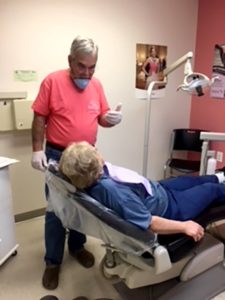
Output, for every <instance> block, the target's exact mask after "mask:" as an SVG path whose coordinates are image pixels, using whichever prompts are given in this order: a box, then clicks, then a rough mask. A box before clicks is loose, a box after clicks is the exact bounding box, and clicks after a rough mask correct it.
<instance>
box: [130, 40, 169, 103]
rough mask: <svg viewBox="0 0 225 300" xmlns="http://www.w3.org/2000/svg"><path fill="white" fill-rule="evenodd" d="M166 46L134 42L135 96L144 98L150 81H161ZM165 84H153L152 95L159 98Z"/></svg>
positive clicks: (165, 61)
mask: <svg viewBox="0 0 225 300" xmlns="http://www.w3.org/2000/svg"><path fill="white" fill-rule="evenodd" d="M166 56H167V46H161V45H154V44H136V83H135V88H136V97H137V98H146V97H147V89H148V86H149V84H150V83H151V82H152V81H163V79H164V75H163V70H164V69H165V68H166V64H167V60H166ZM162 90H165V86H163V85H161V84H155V85H154V88H153V92H152V95H153V96H154V98H159V97H161V96H162V94H164V91H163V93H162Z"/></svg>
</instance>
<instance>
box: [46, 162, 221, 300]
mask: <svg viewBox="0 0 225 300" xmlns="http://www.w3.org/2000/svg"><path fill="white" fill-rule="evenodd" d="M46 182H47V185H48V207H47V210H48V211H54V213H55V214H56V215H57V216H58V217H59V218H60V220H61V221H62V224H63V225H64V226H65V228H71V229H75V230H78V231H80V232H82V233H85V234H87V235H90V236H93V237H96V238H99V239H101V240H102V241H103V243H104V244H103V247H105V250H106V253H105V256H104V257H103V259H102V262H101V264H100V270H101V272H102V275H103V276H104V277H105V278H106V279H107V280H109V281H111V283H112V284H113V286H114V288H115V289H116V290H117V291H118V293H119V294H120V295H121V297H122V299H124V300H128V299H129V300H156V299H157V300H168V299H169V300H170V299H171V300H180V299H182V300H190V299H192V300H207V299H211V298H212V297H214V296H216V295H218V294H219V293H221V292H222V291H223V290H225V267H224V241H223V240H220V239H219V238H217V237H214V236H213V234H211V233H210V232H206V233H205V236H204V238H203V239H202V240H201V241H200V242H197V243H196V242H194V240H193V239H192V238H189V237H188V236H185V235H182V234H176V235H156V234H154V233H153V232H150V231H144V230H142V229H140V228H139V227H137V226H135V225H133V224H131V223H128V222H126V221H125V220H123V219H121V218H120V217H119V216H118V215H116V214H115V213H114V212H113V211H112V210H110V209H108V208H106V207H105V206H103V205H102V204H101V203H99V202H98V201H96V200H95V199H93V198H92V197H90V196H88V195H87V194H85V193H82V192H79V191H76V189H75V187H74V186H73V185H71V184H70V183H69V181H68V180H67V178H65V177H64V176H63V175H62V174H61V173H60V172H59V171H58V170H57V166H56V165H55V164H50V166H49V168H48V170H47V171H46ZM224 216H225V206H218V207H212V208H209V209H207V210H206V211H205V212H204V213H203V214H202V215H201V216H199V218H198V219H197V220H196V221H197V222H199V223H200V224H201V225H202V226H203V227H204V228H206V230H207V228H208V226H209V224H211V223H212V222H215V221H218V220H221V219H224Z"/></svg>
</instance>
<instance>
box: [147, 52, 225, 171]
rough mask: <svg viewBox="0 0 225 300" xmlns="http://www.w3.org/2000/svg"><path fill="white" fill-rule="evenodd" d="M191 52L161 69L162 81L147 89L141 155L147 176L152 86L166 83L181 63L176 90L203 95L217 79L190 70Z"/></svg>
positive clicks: (152, 84)
mask: <svg viewBox="0 0 225 300" xmlns="http://www.w3.org/2000/svg"><path fill="white" fill-rule="evenodd" d="M192 57H193V52H191V51H190V52H188V53H186V54H185V55H184V56H182V57H181V58H179V59H178V60H176V61H175V62H174V63H172V64H171V65H170V66H169V67H168V68H166V69H164V70H163V75H164V80H163V81H152V82H151V83H150V84H149V86H148V89H147V102H146V106H147V107H146V116H145V136H144V155H143V175H144V176H145V177H147V166H148V155H149V149H148V148H149V129H150V114H151V98H152V91H153V89H154V86H155V85H157V86H163V87H165V86H166V84H167V77H168V75H169V74H170V73H172V72H173V71H175V70H176V69H177V68H179V67H180V66H181V65H183V64H185V66H184V80H183V83H182V84H181V85H179V86H178V88H177V90H182V91H184V92H188V93H189V94H190V95H195V96H199V97H200V96H203V95H204V93H205V91H206V90H207V89H208V88H209V87H210V86H211V85H212V84H213V83H214V81H215V80H217V79H218V80H219V77H218V76H215V77H212V79H209V78H208V77H207V76H206V75H204V74H202V73H196V72H193V71H192V67H191V59H192Z"/></svg>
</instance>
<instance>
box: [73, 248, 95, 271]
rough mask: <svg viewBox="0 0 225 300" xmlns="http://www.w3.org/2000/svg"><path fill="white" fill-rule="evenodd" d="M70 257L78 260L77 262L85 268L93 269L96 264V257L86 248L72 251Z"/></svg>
mask: <svg viewBox="0 0 225 300" xmlns="http://www.w3.org/2000/svg"><path fill="white" fill-rule="evenodd" d="M70 255H71V256H73V257H74V258H76V260H77V261H78V262H79V263H80V264H81V265H82V266H83V267H85V268H91V267H92V266H93V265H94V263H95V258H94V255H93V254H92V253H91V252H89V251H87V250H86V249H85V248H82V249H80V250H78V251H75V252H71V251H70Z"/></svg>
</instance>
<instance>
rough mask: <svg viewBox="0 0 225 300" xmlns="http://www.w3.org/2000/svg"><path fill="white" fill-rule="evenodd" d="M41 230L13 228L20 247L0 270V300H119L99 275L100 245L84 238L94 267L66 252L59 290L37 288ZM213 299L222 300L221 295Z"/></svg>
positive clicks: (38, 224)
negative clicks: (47, 299) (50, 299)
mask: <svg viewBox="0 0 225 300" xmlns="http://www.w3.org/2000/svg"><path fill="white" fill-rule="evenodd" d="M43 230H44V220H43V217H40V218H35V219H32V220H29V221H25V222H20V223H17V224H16V236H17V241H18V243H19V244H20V246H19V248H18V254H17V255H16V256H14V257H11V258H10V259H9V260H8V261H7V262H6V263H5V264H3V265H2V266H1V267H0V299H1V300H15V299H22V300H39V299H40V298H41V297H42V296H44V295H46V294H52V295H55V296H57V297H58V298H59V300H72V299H73V298H75V297H77V296H80V295H83V296H86V297H88V298H89V299H90V300H93V299H95V298H100V297H107V298H112V299H113V300H122V299H121V298H120V296H119V295H118V293H117V292H116V291H115V289H114V288H113V287H112V285H111V284H110V283H109V282H108V281H107V280H105V279H104V278H102V276H101V274H100V271H99V267H98V265H99V262H100V261H101V258H102V256H103V255H104V250H103V248H102V247H101V245H100V244H101V242H100V241H99V240H97V239H94V238H88V242H87V248H88V249H89V250H91V251H92V252H93V253H94V255H95V258H96V264H95V266H94V267H93V268H91V269H89V270H87V269H84V268H83V267H81V266H80V265H79V264H77V263H76V261H74V260H73V258H71V257H70V256H69V255H68V253H67V251H66V252H65V257H64V263H63V265H62V270H61V276H60V284H59V287H58V288H57V289H56V290H55V291H52V292H50V291H46V290H45V289H44V288H43V287H42V285H41V277H42V272H43V269H44V263H43V249H44V244H43ZM206 284H207V283H206ZM214 299H215V300H225V293H223V294H221V295H219V296H217V297H216V298H214ZM140 300H142V299H140ZM168 300H172V299H168ZM193 300H198V299H193Z"/></svg>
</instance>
